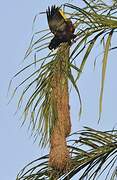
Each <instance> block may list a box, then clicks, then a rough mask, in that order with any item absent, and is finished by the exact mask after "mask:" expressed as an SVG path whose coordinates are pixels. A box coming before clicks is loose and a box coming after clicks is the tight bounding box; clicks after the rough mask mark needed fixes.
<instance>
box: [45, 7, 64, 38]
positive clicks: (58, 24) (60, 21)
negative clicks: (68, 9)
mask: <svg viewBox="0 0 117 180" xmlns="http://www.w3.org/2000/svg"><path fill="white" fill-rule="evenodd" d="M46 13H47V20H48V25H49V28H50V30H51V32H52V33H53V34H54V35H56V34H57V33H59V32H63V31H64V30H65V29H66V26H67V18H66V17H65V15H64V13H63V12H62V11H61V10H60V8H58V7H55V6H52V7H51V8H50V7H48V9H47V11H46Z"/></svg>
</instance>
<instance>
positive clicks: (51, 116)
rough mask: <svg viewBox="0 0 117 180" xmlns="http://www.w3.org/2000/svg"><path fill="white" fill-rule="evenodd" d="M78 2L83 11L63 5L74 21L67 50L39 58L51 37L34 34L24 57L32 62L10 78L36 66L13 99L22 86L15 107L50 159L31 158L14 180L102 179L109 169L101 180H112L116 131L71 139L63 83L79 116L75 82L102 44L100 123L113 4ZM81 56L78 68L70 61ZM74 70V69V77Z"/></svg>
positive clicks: (116, 171)
mask: <svg viewBox="0 0 117 180" xmlns="http://www.w3.org/2000/svg"><path fill="white" fill-rule="evenodd" d="M82 1H83V3H84V7H82V8H81V7H79V6H75V5H73V4H68V3H67V4H64V9H65V12H66V14H67V15H68V16H69V17H70V18H71V19H72V20H73V21H74V25H75V27H76V35H77V37H76V42H75V43H73V47H72V49H70V45H69V44H68V43H63V44H61V45H60V47H59V48H58V49H57V51H52V52H50V53H49V54H47V55H46V56H45V57H41V58H40V54H41V52H42V51H44V53H45V54H46V53H48V50H47V48H48V42H49V40H50V38H51V37H52V35H51V33H50V32H49V30H48V29H47V30H42V31H39V32H36V33H35V34H34V35H33V37H32V40H31V43H30V46H29V48H28V50H27V52H26V55H25V59H26V58H28V57H29V56H30V55H31V54H32V53H34V61H33V62H32V63H30V64H28V65H26V66H25V67H24V68H23V69H22V70H21V71H20V72H18V73H17V74H16V75H15V76H14V78H16V77H18V75H19V74H21V73H24V72H25V71H26V72H27V70H28V69H29V68H30V67H32V66H33V65H35V70H34V71H33V72H32V73H31V74H29V76H28V77H26V78H25V79H24V80H23V81H22V82H21V83H20V84H19V85H18V86H17V87H16V88H15V90H14V93H13V95H14V94H15V93H16V91H17V89H18V88H19V87H22V86H23V87H24V88H23V92H22V95H21V98H20V100H19V103H18V108H20V107H21V105H23V107H24V111H23V115H24V122H25V120H26V119H30V128H31V130H32V133H33V134H34V137H35V139H38V140H39V143H40V145H41V146H42V147H45V146H46V145H47V144H49V145H50V153H49V155H45V156H43V157H41V158H39V159H36V160H34V161H32V162H31V163H30V164H28V165H27V166H26V167H24V168H23V169H22V170H21V172H20V173H19V174H18V176H17V180H25V179H26V180H27V179H29V180H34V179H64V180H65V179H66V180H67V179H70V178H72V177H73V176H74V175H76V174H78V175H79V176H78V177H79V179H85V178H86V179H91V178H92V179H95V178H97V177H99V176H101V175H102V174H103V172H104V171H105V169H108V170H107V171H106V172H107V173H106V175H105V176H106V179H107V177H109V178H110V177H111V179H114V178H116V177H117V167H116V162H117V161H116V160H117V130H115V129H114V130H112V131H106V132H101V131H97V130H94V129H91V128H88V127H85V129H84V130H82V131H81V132H75V133H73V134H71V135H70V130H71V120H70V108H69V107H70V106H69V89H68V87H69V85H68V82H69V81H71V83H72V85H73V87H74V88H75V90H76V92H77V94H78V97H79V101H80V109H79V118H80V116H81V113H82V101H81V97H80V92H79V89H78V87H77V81H78V80H79V78H80V75H81V74H82V71H83V68H84V66H85V64H86V61H87V59H88V56H89V54H90V53H91V51H92V50H93V47H94V45H95V44H96V42H97V40H98V41H100V43H101V44H103V45H104V46H103V63H102V80H101V90H100V99H99V120H100V118H101V113H102V100H103V91H104V82H105V75H106V66H107V61H108V54H109V51H112V50H114V49H116V47H111V45H112V41H111V40H112V36H113V35H114V34H115V33H116V28H117V17H116V8H117V3H116V1H113V3H112V4H111V5H107V4H106V3H105V2H104V1H103V0H97V1H92V0H82ZM84 50H85V51H84ZM81 53H84V56H83V58H82V62H81V64H80V68H78V67H77V65H76V64H75V63H74V60H75V59H76V58H78V56H79V55H80V54H81ZM73 70H74V71H76V73H75V75H76V76H74V72H73ZM28 92H29V93H28ZM27 93H28V94H29V95H30V96H29V98H28V101H27V102H26V101H23V100H24V99H25V95H26V94H27ZM25 100H26V99H25ZM69 135H70V136H69ZM68 136H69V137H68ZM67 137H68V143H67V142H66V138H67Z"/></svg>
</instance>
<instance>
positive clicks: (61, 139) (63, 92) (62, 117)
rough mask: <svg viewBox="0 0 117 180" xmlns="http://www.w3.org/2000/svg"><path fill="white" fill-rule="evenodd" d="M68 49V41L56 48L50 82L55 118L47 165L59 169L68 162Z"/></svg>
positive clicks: (64, 167)
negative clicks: (54, 65)
mask: <svg viewBox="0 0 117 180" xmlns="http://www.w3.org/2000/svg"><path fill="white" fill-rule="evenodd" d="M69 50H70V47H69V45H68V43H66V44H62V45H61V47H60V48H59V49H58V52H57V57H56V67H54V75H53V79H52V82H51V86H52V99H53V102H54V105H55V107H54V109H55V113H56V117H57V118H56V121H55V124H54V127H53V130H52V133H51V140H50V144H51V148H50V156H49V165H50V166H51V167H53V168H54V169H59V170H65V169H67V168H68V166H69V162H70V157H69V150H68V149H67V143H66V137H67V136H68V135H69V134H70V131H71V121H70V111H69V93H68V77H67V73H68V60H69Z"/></svg>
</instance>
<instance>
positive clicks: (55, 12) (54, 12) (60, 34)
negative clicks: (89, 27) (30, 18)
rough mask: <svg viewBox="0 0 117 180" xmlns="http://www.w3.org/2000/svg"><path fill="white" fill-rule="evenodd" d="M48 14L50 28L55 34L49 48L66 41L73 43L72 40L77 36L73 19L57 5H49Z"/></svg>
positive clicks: (54, 47)
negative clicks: (67, 16)
mask: <svg viewBox="0 0 117 180" xmlns="http://www.w3.org/2000/svg"><path fill="white" fill-rule="evenodd" d="M46 14H47V20H48V25H49V28H50V30H51V32H52V33H53V34H54V38H53V39H52V40H51V42H50V44H49V49H50V50H52V49H56V48H57V47H58V46H59V45H60V44H61V43H64V42H68V43H69V44H71V41H72V40H74V38H75V37H76V35H75V34H74V31H75V27H74V25H73V23H72V22H71V20H70V19H68V18H66V17H65V15H64V13H63V12H62V11H61V10H60V8H59V7H56V6H52V7H51V8H50V7H48V9H47V10H46Z"/></svg>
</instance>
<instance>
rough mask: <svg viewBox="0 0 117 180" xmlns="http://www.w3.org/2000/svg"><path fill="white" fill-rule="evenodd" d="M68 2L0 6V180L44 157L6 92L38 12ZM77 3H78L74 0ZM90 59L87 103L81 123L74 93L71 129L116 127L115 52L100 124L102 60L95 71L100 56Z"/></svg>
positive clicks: (84, 91) (83, 86)
mask: <svg viewBox="0 0 117 180" xmlns="http://www.w3.org/2000/svg"><path fill="white" fill-rule="evenodd" d="M61 2H62V3H63V2H65V1H55V0H43V1H39V0H33V1H29V0H25V1H23V0H20V1H16V0H10V1H6V0H4V1H2V2H1V5H0V40H1V42H0V52H1V53H0V58H1V60H0V68H1V69H0V77H1V80H0V82H1V88H0V89H1V90H0V115H1V120H0V121H1V125H0V176H1V180H15V177H16V174H17V173H18V171H19V170H20V169H21V168H22V167H23V166H24V165H26V164H27V163H28V162H30V161H31V160H33V159H35V158H37V157H39V156H41V155H42V154H43V151H42V150H40V148H39V147H38V145H37V144H36V143H35V144H34V143H33V139H32V138H30V134H29V133H28V132H27V128H26V127H25V126H24V127H23V128H20V121H19V116H18V115H17V114H16V115H14V112H15V109H16V100H17V98H15V100H13V101H12V102H11V103H10V104H9V105H7V103H8V96H7V89H8V84H9V81H10V79H11V78H12V76H13V75H14V74H15V73H16V72H17V69H18V67H19V64H20V63H21V61H22V59H23V56H24V53H25V50H26V48H27V47H28V44H29V41H30V38H31V31H32V21H33V18H34V16H35V15H36V14H37V13H38V12H39V11H44V10H45V9H46V8H47V6H48V5H50V4H60V3H61ZM75 2H76V1H75ZM45 21H46V17H45V16H43V21H42V22H41V25H42V26H43V27H44V23H45ZM97 50H98V47H97V49H96V48H95V51H94V53H92V55H91V56H90V57H89V60H88V62H89V63H87V66H86V68H85V71H84V73H83V75H82V77H81V79H80V82H79V87H80V91H81V96H82V100H83V104H84V110H83V114H82V118H81V120H80V122H79V121H78V118H77V115H78V109H79V107H78V105H77V102H78V100H76V94H74V93H71V100H70V102H71V119H72V124H73V125H72V129H73V130H78V129H81V128H82V127H83V126H90V127H93V128H97V129H101V130H103V129H104V130H107V129H112V128H113V126H114V125H115V124H116V122H117V120H116V112H117V110H116V107H117V106H116V102H117V94H116V92H117V86H116V67H117V61H116V51H113V52H111V53H110V55H109V61H108V67H107V76H106V83H105V91H104V102H103V107H104V108H103V114H102V119H101V122H100V124H99V125H98V124H97V120H98V102H99V101H98V100H99V90H100V77H101V64H102V59H101V58H99V61H98V63H97V66H96V70H95V71H94V70H93V60H94V59H95V54H96V53H97Z"/></svg>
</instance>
